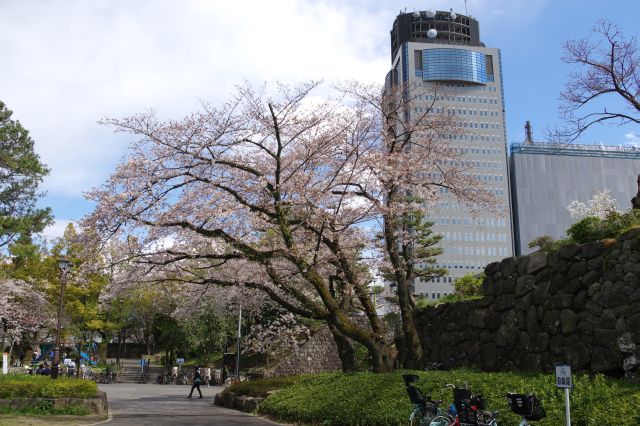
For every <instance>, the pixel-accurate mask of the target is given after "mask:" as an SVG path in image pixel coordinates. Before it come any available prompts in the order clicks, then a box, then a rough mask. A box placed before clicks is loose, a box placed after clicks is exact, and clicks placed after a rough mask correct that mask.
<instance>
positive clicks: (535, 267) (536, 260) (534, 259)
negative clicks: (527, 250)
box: [526, 251, 547, 274]
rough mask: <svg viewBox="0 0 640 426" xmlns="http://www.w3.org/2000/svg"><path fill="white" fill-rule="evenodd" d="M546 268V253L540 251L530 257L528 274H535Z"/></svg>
mask: <svg viewBox="0 0 640 426" xmlns="http://www.w3.org/2000/svg"><path fill="white" fill-rule="evenodd" d="M545 266H547V255H546V254H545V253H544V252H541V251H538V252H535V253H533V254H530V255H529V262H528V263H527V270H526V272H527V274H535V273H536V272H538V271H539V270H540V269H542V268H544V267H545Z"/></svg>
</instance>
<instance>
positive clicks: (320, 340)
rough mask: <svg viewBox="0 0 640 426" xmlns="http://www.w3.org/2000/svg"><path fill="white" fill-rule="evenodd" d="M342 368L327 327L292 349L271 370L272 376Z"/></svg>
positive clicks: (312, 372) (313, 372) (321, 371)
mask: <svg viewBox="0 0 640 426" xmlns="http://www.w3.org/2000/svg"><path fill="white" fill-rule="evenodd" d="M341 368H342V364H341V362H340V357H339V356H338V348H337V346H336V343H335V341H334V340H333V335H332V334H331V331H330V330H329V327H326V326H325V327H322V328H321V329H320V330H318V331H317V332H316V333H314V334H313V335H312V336H311V337H310V338H309V340H308V341H306V342H305V343H304V344H303V345H301V346H299V347H297V348H295V349H293V351H292V352H291V353H289V354H288V355H287V356H286V357H285V358H283V359H282V360H280V361H279V362H278V364H277V365H276V366H275V367H274V368H273V370H272V374H273V375H274V376H290V375H294V374H310V373H311V374H315V373H323V372H327V371H339V370H340V369H341Z"/></svg>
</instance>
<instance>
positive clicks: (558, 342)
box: [549, 336, 566, 355]
mask: <svg viewBox="0 0 640 426" xmlns="http://www.w3.org/2000/svg"><path fill="white" fill-rule="evenodd" d="M565 346H566V343H565V339H564V338H563V337H562V336H551V338H550V339H549V351H551V353H552V354H554V355H562V354H563V353H564V349H565Z"/></svg>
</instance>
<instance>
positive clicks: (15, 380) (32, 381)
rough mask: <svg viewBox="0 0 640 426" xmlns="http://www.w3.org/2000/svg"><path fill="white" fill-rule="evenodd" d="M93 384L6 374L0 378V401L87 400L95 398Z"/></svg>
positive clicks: (75, 380) (60, 378) (95, 386)
mask: <svg viewBox="0 0 640 426" xmlns="http://www.w3.org/2000/svg"><path fill="white" fill-rule="evenodd" d="M97 392H98V387H97V385H96V383H95V382H92V381H88V380H82V379H70V378H63V377H59V378H57V379H55V380H53V379H51V378H50V377H49V376H37V375H35V376H31V375H26V374H8V375H6V376H0V399H15V398H68V397H73V398H88V397H92V396H96V395H97Z"/></svg>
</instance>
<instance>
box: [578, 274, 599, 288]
mask: <svg viewBox="0 0 640 426" xmlns="http://www.w3.org/2000/svg"><path fill="white" fill-rule="evenodd" d="M598 279H600V274H599V273H597V272H596V271H588V272H587V273H586V274H584V275H583V276H582V278H581V279H580V281H582V285H583V286H585V287H589V286H590V285H591V284H593V283H595V282H597V281H598Z"/></svg>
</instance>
